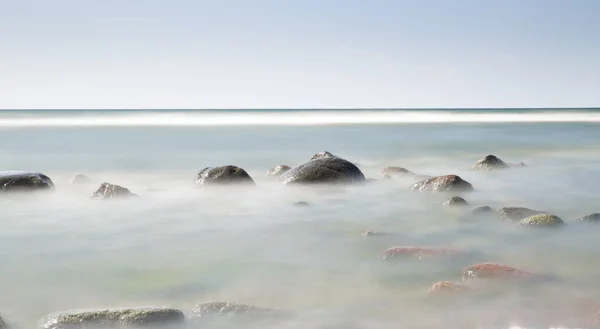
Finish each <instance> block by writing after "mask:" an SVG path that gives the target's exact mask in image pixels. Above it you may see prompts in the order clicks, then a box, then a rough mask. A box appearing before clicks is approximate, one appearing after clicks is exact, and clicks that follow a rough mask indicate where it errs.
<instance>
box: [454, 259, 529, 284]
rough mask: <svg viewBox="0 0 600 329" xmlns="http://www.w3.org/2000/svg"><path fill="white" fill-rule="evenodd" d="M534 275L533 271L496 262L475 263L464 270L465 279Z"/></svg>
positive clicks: (526, 276)
mask: <svg viewBox="0 0 600 329" xmlns="http://www.w3.org/2000/svg"><path fill="white" fill-rule="evenodd" d="M534 276H535V275H534V274H532V273H529V272H525V271H522V270H519V269H517V268H514V267H511V266H507V265H501V264H495V263H480V264H475V265H471V266H469V267H467V268H465V269H464V270H463V281H469V280H473V279H510V278H531V277H534Z"/></svg>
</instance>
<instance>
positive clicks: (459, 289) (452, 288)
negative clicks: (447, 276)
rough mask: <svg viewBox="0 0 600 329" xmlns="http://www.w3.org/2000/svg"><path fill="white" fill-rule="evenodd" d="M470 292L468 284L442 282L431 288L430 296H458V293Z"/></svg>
mask: <svg viewBox="0 0 600 329" xmlns="http://www.w3.org/2000/svg"><path fill="white" fill-rule="evenodd" d="M469 290H470V287H469V286H467V285H466V284H462V283H456V282H450V281H440V282H437V283H435V284H434V285H433V286H431V288H429V294H430V295H440V294H456V293H464V292H467V291H469Z"/></svg>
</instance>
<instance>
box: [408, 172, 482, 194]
mask: <svg viewBox="0 0 600 329" xmlns="http://www.w3.org/2000/svg"><path fill="white" fill-rule="evenodd" d="M410 189H411V190H413V191H427V192H463V191H465V192H466V191H472V190H473V185H471V183H469V182H467V181H465V180H463V179H462V178H460V176H457V175H446V176H438V177H433V178H429V179H426V180H423V181H420V182H418V183H415V184H413V185H412V186H411V187H410Z"/></svg>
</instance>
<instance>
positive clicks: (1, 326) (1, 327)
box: [0, 316, 8, 329]
mask: <svg viewBox="0 0 600 329" xmlns="http://www.w3.org/2000/svg"><path fill="white" fill-rule="evenodd" d="M0 329H8V326H7V325H6V323H5V322H4V320H2V317H1V316H0Z"/></svg>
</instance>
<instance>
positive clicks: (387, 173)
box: [381, 167, 416, 178]
mask: <svg viewBox="0 0 600 329" xmlns="http://www.w3.org/2000/svg"><path fill="white" fill-rule="evenodd" d="M406 175H408V176H415V175H416V174H415V173H414V172H412V171H410V170H408V169H405V168H402V167H387V168H384V169H383V170H382V171H381V177H386V178H387V177H394V176H406Z"/></svg>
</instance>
